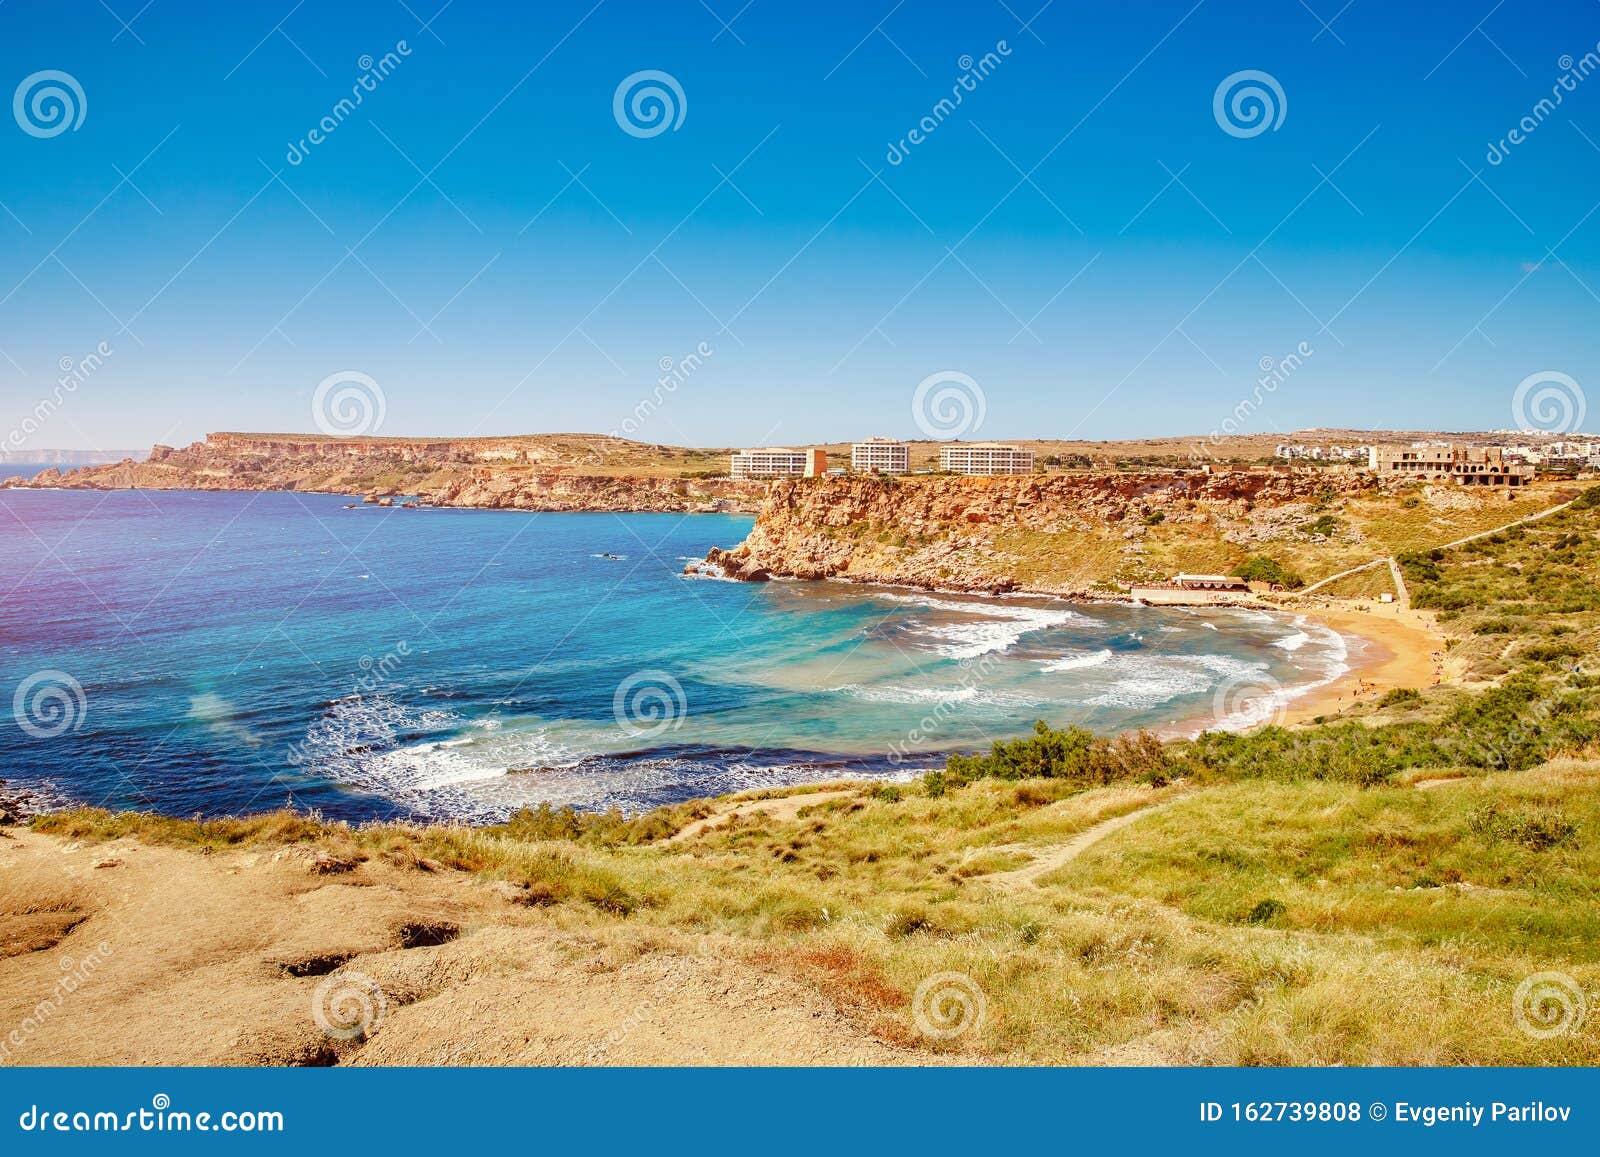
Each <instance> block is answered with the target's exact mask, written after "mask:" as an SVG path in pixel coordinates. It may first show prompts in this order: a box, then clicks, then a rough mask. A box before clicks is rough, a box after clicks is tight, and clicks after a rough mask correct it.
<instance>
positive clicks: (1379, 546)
mask: <svg viewBox="0 0 1600 1157" xmlns="http://www.w3.org/2000/svg"><path fill="white" fill-rule="evenodd" d="M1577 492H1578V487H1577V484H1557V483H1547V484H1540V485H1537V486H1532V487H1528V488H1527V489H1524V490H1515V491H1504V490H1495V489H1489V488H1485V489H1482V490H1477V489H1468V488H1464V487H1460V486H1454V485H1449V484H1440V485H1426V484H1420V483H1406V484H1394V483H1384V484H1382V485H1380V484H1379V483H1378V481H1377V480H1375V479H1374V478H1373V477H1371V476H1370V475H1367V474H1365V473H1363V472H1357V471H1330V470H1325V469H1296V470H1291V469H1288V468H1276V469H1270V470H1267V469H1255V470H1247V469H1239V470H1219V471H1216V472H1213V473H1202V472H1200V471H1189V472H1185V473H1171V472H1167V473H1153V472H1137V471H1133V472H1118V473H1101V474H1090V473H1073V474H1060V475H1051V476H1037V475H1022V476H1016V477H1004V478H962V477H950V476H910V477H902V478H890V477H856V478H828V479H797V480H787V481H780V482H775V483H773V484H772V488H771V490H770V492H769V493H768V495H767V498H766V501H765V502H764V503H763V504H762V506H761V509H760V511H759V513H758V515H757V518H756V524H755V527H754V528H753V529H752V530H751V532H750V535H749V537H748V538H747V539H746V540H745V541H744V542H743V543H741V544H740V545H739V546H738V547H736V548H734V549H733V550H731V551H723V550H715V551H712V552H711V555H710V558H709V560H708V561H710V562H711V563H712V564H713V565H715V566H717V567H719V568H721V569H722V570H723V571H724V572H725V573H728V574H730V575H733V576H735V577H749V576H751V575H760V574H763V573H764V574H769V575H774V576H794V577H799V578H844V579H850V580H853V581H858V582H879V583H904V584H911V585H918V586H926V587H932V588H939V589H951V590H973V591H1009V590H1026V591H1037V592H1045V593H1051V594H1065V595H1099V596H1105V595H1116V594H1121V593H1123V592H1124V591H1125V590H1126V587H1127V584H1128V583H1131V582H1136V581H1145V580H1150V579H1161V578H1165V577H1167V576H1169V575H1172V574H1174V573H1177V572H1180V571H1190V572H1205V573H1232V571H1233V570H1234V569H1235V568H1236V567H1237V566H1238V565H1239V564H1240V563H1241V562H1243V561H1244V560H1245V559H1247V558H1250V557H1254V556H1267V557H1270V558H1272V559H1273V560H1275V561H1276V563H1278V564H1279V566H1280V567H1281V569H1282V570H1284V571H1286V572H1289V573H1292V574H1295V575H1297V576H1299V577H1300V578H1301V579H1302V580H1303V581H1305V582H1314V581H1316V580H1318V579H1320V578H1324V577H1327V576H1330V575H1334V574H1336V573H1338V572H1339V571H1341V570H1344V569H1346V568H1348V567H1351V566H1356V565H1358V564H1360V563H1364V562H1367V561H1369V560H1371V559H1373V558H1377V557H1382V556H1385V555H1391V554H1394V553H1395V552H1397V551H1400V550H1406V549H1414V548H1427V547H1433V546H1437V545H1442V544H1444V543H1447V542H1453V541H1454V540H1456V539H1458V538H1462V537H1464V536H1466V535H1468V534H1472V533H1475V532H1477V531H1481V530H1487V529H1491V528H1493V527H1496V526H1500V525H1503V524H1505V523H1508V522H1511V521H1514V520H1516V519H1518V518H1522V517H1525V516H1526V515H1528V514H1532V513H1535V512H1537V511H1540V510H1543V509H1546V508H1548V507H1550V506H1553V505H1556V504H1558V503H1560V502H1563V501H1565V500H1566V499H1568V498H1570V497H1571V496H1572V495H1573V494H1575V493H1577ZM1379 577H1380V576H1366V577H1365V579H1363V580H1362V581H1367V582H1370V581H1372V580H1374V579H1377V578H1379ZM1363 593H1365V592H1363ZM1372 593H1376V592H1372Z"/></svg>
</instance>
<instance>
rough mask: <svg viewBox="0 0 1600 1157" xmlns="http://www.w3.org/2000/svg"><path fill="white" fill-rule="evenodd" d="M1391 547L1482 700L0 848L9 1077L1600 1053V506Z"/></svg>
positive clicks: (1596, 1058)
mask: <svg viewBox="0 0 1600 1157" xmlns="http://www.w3.org/2000/svg"><path fill="white" fill-rule="evenodd" d="M1589 493H1590V495H1596V494H1600V491H1591V492H1589ZM1403 565H1404V567H1405V569H1406V572H1407V579H1408V582H1410V583H1411V584H1412V587H1413V592H1414V595H1415V597H1416V601H1417V602H1418V603H1419V604H1421V605H1424V606H1428V607H1431V608H1434V609H1435V610H1436V611H1437V612H1438V614H1439V618H1440V620H1441V623H1442V625H1443V626H1444V628H1445V630H1446V631H1447V632H1448V634H1449V636H1450V648H1451V650H1452V652H1454V653H1457V654H1458V656H1459V658H1460V659H1461V661H1462V666H1463V669H1464V670H1465V671H1466V681H1465V682H1464V683H1462V684H1458V685H1453V686H1452V685H1444V686H1438V687H1432V688H1427V689H1423V690H1420V691H1413V692H1409V693H1398V694H1393V695H1390V696H1389V697H1387V699H1386V700H1385V701H1384V702H1382V703H1380V704H1373V703H1370V702H1364V703H1362V704H1360V705H1359V706H1355V707H1352V708H1351V709H1350V710H1349V711H1348V712H1347V713H1346V714H1345V715H1344V716H1341V717H1336V718H1332V719H1328V720H1326V721H1323V722H1321V723H1319V724H1317V725H1312V726H1306V727H1301V728H1293V729H1283V728H1277V727H1269V728H1266V729H1264V730H1262V731H1259V732H1257V733H1254V734H1252V735H1227V734H1220V733H1210V734H1207V735H1203V736H1201V737H1199V738H1197V739H1195V740H1189V741H1178V742H1173V743H1169V744H1166V745H1164V746H1163V745H1160V744H1155V743H1153V742H1152V741H1150V740H1149V739H1148V738H1145V737H1125V738H1123V739H1121V740H1118V741H1116V742H1110V741H1107V740H1104V739H1094V738H1091V737H1088V736H1087V734H1086V733H1080V732H1071V731H1068V732H1050V731H1048V730H1046V731H1044V732H1043V733H1041V734H1040V735H1038V736H1037V737H1036V738H1034V739H1030V740H1021V741H1016V742H1012V743H1007V744H999V745H996V747H995V748H994V750H993V751H992V752H990V753H988V754H986V755H980V756H977V757H972V758H965V757H956V758H953V759H952V760H951V761H950V764H949V766H948V767H947V768H946V769H944V770H943V771H939V772H932V773H929V774H927V775H925V776H923V777H922V778H920V779H918V780H916V781H913V782H909V783H905V784H899V785H883V784H880V785H877V786H871V785H864V784H838V785H832V786H829V787H822V788H818V789H814V790H812V791H809V792H804V793H799V794H792V795H789V796H785V797H769V798H752V797H746V798H735V799H726V800H718V801H701V802H696V803H689V804H682V805H678V806H675V807H672V808H666V809H662V810H659V811H656V812H651V813H647V814H645V815H642V816H638V817H635V818H633V819H627V818H624V817H622V816H620V815H617V814H612V815H608V816H585V815H581V814H578V813H572V812H556V811H551V810H550V809H548V808H542V809H539V810H536V811H529V812H523V813H520V814H519V815H517V816H516V817H513V819H512V820H511V821H510V822H508V823H506V824H504V825H500V826H498V827H495V828H489V829H483V830H470V829H464V828H459V827H432V828H427V827H408V826H403V825H392V824H391V825H385V824H379V825H372V826H366V827H347V826H344V825H339V824H327V823H323V822H320V821H319V820H317V819H316V818H315V817H307V816H300V815H290V814H285V813H275V814H271V815H266V816H260V817H254V818H246V819H223V820H213V821H206V822H195V821H189V820H176V819H164V818H161V817H154V816H142V815H131V814H121V815H113V814H110V813H106V812H100V811H94V810H79V811H69V812H62V813H58V814H55V815H51V816H45V817H40V818H37V819H35V820H34V821H33V822H32V825H31V828H30V829H12V830H10V831H4V830H0V864H3V865H5V869H6V870H5V873H4V878H11V879H17V878H26V879H28V880H29V887H28V888H27V889H26V890H25V891H19V890H16V889H10V890H3V889H0V942H3V943H4V944H5V945H6V946H7V952H8V953H9V954H10V955H9V956H7V957H5V958H3V959H0V1019H4V1020H5V1021H6V1022H7V1023H16V1024H31V1025H33V1027H32V1028H31V1029H30V1030H29V1032H28V1033H27V1035H25V1036H23V1037H22V1038H21V1040H20V1042H18V1043H14V1044H8V1045H7V1046H6V1054H5V1056H4V1059H5V1060H6V1061H7V1062H8V1063H17V1064H38V1063H63V1064H74V1063H77V1064H82V1063H90V1062H106V1061H119V1062H124V1063H252V1062H265V1063H286V1064H333V1063H339V1064H544V1063H578V1064H606V1063H621V1064H629V1063H636V1064H658V1063H673V1064H718V1063H750V1062H753V1061H758V1062H761V1063H780V1064H781V1063H813V1064H850V1063H861V1062H866V1063H895V1062H906V1063H969V1064H974V1063H975V1064H988V1063H1000V1064H1047V1063H1063V1064H1302V1065H1339V1064H1345V1065H1349V1064H1360V1065H1373V1064H1382V1065H1416V1064H1446V1065H1465V1064H1472V1065H1594V1064H1597V1063H1600V1036H1597V1035H1596V1033H1595V1032H1594V1030H1593V1027H1592V1025H1586V1024H1585V1022H1584V1019H1583V1015H1582V1009H1583V1008H1584V1006H1585V1003H1586V1000H1587V997H1586V994H1587V993H1592V992H1593V991H1595V989H1596V986H1597V985H1600V966H1597V965H1596V963H1595V961H1596V960H1597V959H1600V909H1597V908H1596V907H1595V905H1594V903H1593V895H1592V893H1593V881H1594V879H1595V877H1596V875H1597V874H1600V760H1597V756H1600V750H1597V743H1600V704H1597V702H1596V699H1595V697H1594V694H1593V686H1592V685H1593V683H1594V681H1595V678H1596V676H1595V675H1594V674H1592V673H1591V672H1589V671H1588V670H1586V669H1585V666H1584V664H1585V663H1586V662H1587V661H1588V660H1590V659H1591V658H1592V657H1593V655H1594V654H1595V652H1596V648H1597V646H1600V595H1597V591H1600V585H1597V583H1596V578H1597V576H1600V501H1593V500H1591V499H1590V497H1588V496H1586V497H1585V498H1583V499H1581V500H1580V501H1579V502H1578V503H1577V504H1576V505H1575V506H1574V507H1573V508H1571V509H1569V510H1567V511H1564V512H1562V513H1559V514H1557V515H1554V516H1552V517H1551V518H1549V519H1547V520H1543V521H1541V522H1538V523H1535V524H1532V525H1530V526H1528V527H1525V528H1518V529H1516V530H1512V531H1508V532H1505V533H1503V534H1497V535H1493V536H1490V537H1489V538H1486V539H1482V540H1479V541H1478V542H1475V543H1472V544H1469V545H1467V546H1464V547H1461V548H1458V549H1455V550H1451V551H1437V552H1431V551H1423V552H1411V553H1407V554H1406V555H1405V556H1404V558H1403ZM91 959H93V960H96V961H97V962H98V966H97V968H96V969H95V971H94V974H93V975H92V977H90V978H89V979H87V980H86V981H85V982H84V983H82V984H81V985H80V986H79V987H78V990H77V991H76V992H75V993H74V994H73V996H72V999H70V1000H65V1001H62V1002H60V1003H59V1007H56V1006H51V1008H50V1009H49V1011H50V1013H51V1015H49V1016H48V1017H45V1018H43V1019H39V1017H38V1008H39V1007H40V1003H39V1002H40V999H41V994H42V993H49V992H50V991H51V986H52V985H54V984H56V982H57V978H58V976H59V975H60V972H61V964H60V961H62V960H72V961H87V960H91ZM200 1004H203V1005H204V1007H206V1009H207V1010H208V1012H207V1015H206V1016H204V1017H185V1018H179V1019H178V1020H177V1021H174V1020H173V1018H172V1015H171V1010H172V1009H173V1008H175V1007H177V1008H191V1007H196V1006H197V1005H200ZM319 1017H320V1020H319ZM29 1018H32V1019H29Z"/></svg>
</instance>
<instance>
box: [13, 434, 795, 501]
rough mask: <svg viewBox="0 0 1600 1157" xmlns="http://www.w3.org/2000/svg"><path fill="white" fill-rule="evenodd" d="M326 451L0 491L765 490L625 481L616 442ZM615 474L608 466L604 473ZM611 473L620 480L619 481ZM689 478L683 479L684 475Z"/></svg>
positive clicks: (179, 460)
mask: <svg viewBox="0 0 1600 1157" xmlns="http://www.w3.org/2000/svg"><path fill="white" fill-rule="evenodd" d="M561 437H562V436H549V437H545V438H540V439H459V440H451V439H419V438H399V439H379V438H351V439H333V438H325V437H317V436H313V435H293V434H212V435H210V436H208V437H207V438H206V440H205V441H203V442H196V443H194V444H193V445H191V446H187V447H184V448H182V449H174V448H173V447H171V446H156V447H155V448H154V449H153V450H151V452H150V456H149V458H148V459H147V460H145V461H143V462H138V461H135V460H133V459H131V458H130V459H126V460H124V461H122V462H117V463H113V464H110V465H105V466H90V467H85V468H82V469H78V470H66V471H62V470H59V469H51V470H45V471H44V472H42V473H40V474H38V475H36V476H35V477H33V478H31V479H26V480H24V479H21V478H8V479H6V480H5V481H4V482H0V486H11V487H36V488H66V489H81V490H120V489H130V488H137V489H145V490H298V491H310V492H319V493H333V494H360V495H374V496H381V495H408V496H415V497H417V498H418V499H420V500H422V501H423V502H427V503H432V504H434V505H438V506H468V507H486V508H494V509H513V510H552V511H555V510H607V511H623V512H631V511H672V512H688V511H753V510H755V509H756V508H757V506H758V505H759V503H760V501H761V497H762V495H763V493H764V491H765V486H764V484H762V483H758V482H746V481H733V480H731V479H726V478H699V477H684V476H683V474H682V473H679V474H677V475H674V474H671V473H668V472H667V471H665V470H662V469H657V470H654V471H653V472H651V473H648V474H646V473H640V474H633V473H628V472H626V471H627V469H628V466H627V463H628V458H627V457H626V455H627V454H628V452H629V450H630V449H631V448H634V447H637V445H638V444H637V443H628V442H625V441H624V440H621V439H606V438H595V439H578V438H577V436H574V440H573V441H572V443H571V444H570V445H569V444H568V443H566V442H564V441H562V440H561ZM614 461H617V462H621V463H622V465H620V466H618V465H614V464H613V462H614ZM619 470H620V471H622V472H619ZM689 473H693V472H689Z"/></svg>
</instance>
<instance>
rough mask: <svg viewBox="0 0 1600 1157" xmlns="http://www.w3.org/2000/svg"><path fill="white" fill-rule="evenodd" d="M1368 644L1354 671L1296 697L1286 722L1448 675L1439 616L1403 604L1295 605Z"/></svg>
mask: <svg viewBox="0 0 1600 1157" xmlns="http://www.w3.org/2000/svg"><path fill="white" fill-rule="evenodd" d="M1293 609H1294V610H1296V611H1298V612H1300V613H1301V614H1304V615H1306V616H1308V617H1309V618H1311V619H1313V620H1314V621H1316V622H1318V623H1320V624H1322V625H1323V626H1325V627H1330V628H1332V629H1333V630H1335V631H1338V632H1339V633H1340V634H1341V635H1346V636H1352V637H1355V638H1358V639H1361V640H1363V641H1364V642H1365V644H1366V646H1365V647H1364V648H1363V650H1362V652H1361V653H1360V654H1359V655H1352V662H1351V667H1350V670H1349V671H1347V672H1345V674H1343V675H1341V676H1340V677H1339V678H1338V679H1335V680H1334V681H1333V682H1331V683H1329V684H1328V685H1327V686H1325V687H1319V688H1317V689H1316V690H1315V691H1312V692H1310V693H1309V694H1306V695H1303V696H1301V697H1300V698H1298V699H1295V700H1293V701H1291V702H1290V704H1289V707H1288V710H1287V712H1286V713H1285V717H1284V722H1286V723H1300V722H1304V721H1306V720H1309V719H1313V718H1315V717H1316V716H1318V715H1332V714H1334V713H1335V712H1338V711H1341V710H1343V709H1344V708H1346V707H1351V706H1353V705H1355V704H1356V703H1359V702H1371V701H1373V700H1375V699H1378V698H1380V697H1381V696H1382V695H1383V694H1384V693H1385V692H1386V691H1392V690H1394V689H1395V688H1396V687H1414V688H1416V689H1418V690H1423V689H1425V688H1427V687H1431V686H1433V685H1434V684H1435V683H1438V682H1440V681H1442V680H1443V679H1444V678H1445V677H1446V672H1445V668H1444V658H1445V643H1444V636H1443V635H1442V634H1440V632H1439V628H1438V624H1437V623H1436V622H1435V621H1434V618H1433V615H1432V614H1431V613H1430V612H1427V611H1417V610H1411V609H1409V608H1406V607H1402V606H1400V605H1399V604H1398V603H1376V602H1353V601H1344V600H1335V599H1313V600H1307V601H1306V602H1305V603H1301V604H1296V605H1295V606H1294V608H1293Z"/></svg>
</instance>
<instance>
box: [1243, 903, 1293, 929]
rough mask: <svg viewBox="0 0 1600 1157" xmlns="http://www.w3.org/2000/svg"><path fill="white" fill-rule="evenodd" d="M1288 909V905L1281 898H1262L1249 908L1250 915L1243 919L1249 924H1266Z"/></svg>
mask: <svg viewBox="0 0 1600 1157" xmlns="http://www.w3.org/2000/svg"><path fill="white" fill-rule="evenodd" d="M1288 910H1289V906H1288V905H1287V904H1285V903H1284V902H1283V901H1282V900H1271V899H1268V900H1263V901H1261V903H1259V904H1257V905H1256V906H1255V907H1254V908H1252V909H1250V915H1248V916H1246V917H1245V919H1246V920H1247V921H1249V922H1250V923H1251V924H1268V923H1270V922H1272V921H1273V920H1276V919H1277V918H1278V917H1279V916H1282V915H1283V914H1284V913H1285V912H1287V911H1288Z"/></svg>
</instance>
